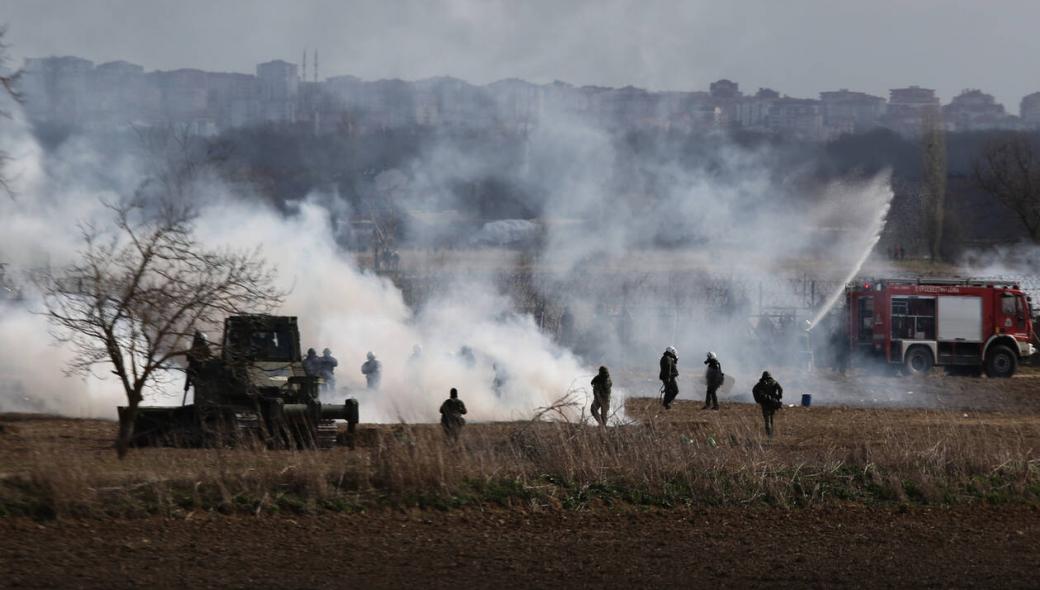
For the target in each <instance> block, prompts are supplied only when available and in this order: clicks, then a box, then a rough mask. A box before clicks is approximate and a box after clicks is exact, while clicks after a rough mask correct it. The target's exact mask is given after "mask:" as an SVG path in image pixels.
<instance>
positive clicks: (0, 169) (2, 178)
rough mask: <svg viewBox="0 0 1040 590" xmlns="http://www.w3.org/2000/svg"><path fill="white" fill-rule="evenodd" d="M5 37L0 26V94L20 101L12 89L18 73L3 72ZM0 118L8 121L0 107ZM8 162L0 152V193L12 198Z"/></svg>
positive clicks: (6, 115)
mask: <svg viewBox="0 0 1040 590" xmlns="http://www.w3.org/2000/svg"><path fill="white" fill-rule="evenodd" d="M6 35H7V27H6V26H0V94H4V95H6V98H10V99H13V100H15V101H18V100H21V97H20V96H19V95H18V92H17V91H16V90H15V87H14V85H15V81H16V80H17V79H18V72H14V73H10V74H9V73H7V72H6V71H5V70H6V66H7V43H5V42H4V36H6ZM0 118H4V119H10V118H11V113H10V111H8V110H6V109H4V108H3V107H2V106H0ZM10 160H11V156H10V154H8V153H7V152H5V151H3V150H0V191H2V192H5V193H7V195H8V196H9V197H13V196H14V192H13V191H12V190H11V185H10V182H9V180H8V178H7V174H5V172H4V168H6V167H7V163H8V162H10Z"/></svg>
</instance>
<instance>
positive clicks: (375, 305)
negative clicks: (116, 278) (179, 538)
mask: <svg viewBox="0 0 1040 590" xmlns="http://www.w3.org/2000/svg"><path fill="white" fill-rule="evenodd" d="M17 121H18V125H17V126H13V127H10V128H5V130H4V135H3V139H2V141H3V145H4V146H5V147H6V148H7V150H8V151H9V152H10V153H11V154H12V156H13V157H14V158H15V159H16V163H15V166H13V167H12V168H11V169H10V172H11V173H12V176H13V180H14V185H15V188H16V190H17V193H18V195H17V198H16V199H9V200H3V201H0V252H2V253H3V256H4V260H6V261H8V262H10V263H11V264H12V267H13V268H16V269H21V270H26V269H32V268H37V267H40V266H45V265H54V266H60V265H62V264H64V263H65V262H67V261H69V260H71V259H72V258H73V257H74V256H76V252H77V248H78V244H77V241H76V236H77V235H78V234H77V232H76V226H77V224H79V223H84V222H93V223H99V224H100V223H104V222H105V219H106V214H107V211H106V210H105V209H104V208H103V206H102V205H101V202H102V199H107V200H109V201H115V200H117V199H118V197H119V195H125V194H131V193H133V192H134V190H135V189H137V188H139V187H141V186H142V183H143V181H144V180H145V177H146V172H145V170H146V168H147V166H146V165H145V162H143V161H141V160H140V159H137V158H135V157H134V156H133V155H128V154H132V152H131V151H129V150H106V149H101V148H100V147H99V146H98V145H92V144H90V141H89V140H88V139H87V138H80V139H75V140H72V141H71V142H70V143H69V144H68V145H66V146H65V147H64V148H62V150H60V151H59V152H57V153H54V154H45V153H43V151H42V150H40V148H39V147H38V146H37V145H36V143H35V142H34V141H33V139H32V136H31V133H30V131H29V129H28V127H27V126H26V125H25V124H24V119H22V118H21V117H18V118H17ZM200 182H202V183H204V186H197V187H194V189H193V191H192V194H193V195H195V196H196V197H197V198H200V199H204V201H203V200H200V201H199V202H198V204H199V205H200V207H201V215H200V217H199V219H198V220H197V223H196V234H197V236H198V237H199V238H200V239H201V240H202V241H203V242H204V243H206V244H207V245H227V244H230V245H234V246H242V247H252V246H255V245H257V244H259V246H260V247H261V248H262V251H263V254H264V255H265V256H266V257H267V258H268V259H269V260H270V261H271V262H272V263H274V264H275V265H277V267H278V268H279V271H280V277H281V279H282V280H283V281H284V283H285V286H286V287H288V288H291V295H290V296H289V298H288V300H287V302H286V305H285V308H284V309H283V310H282V313H285V314H290V315H298V316H299V317H300V322H301V332H302V340H303V342H302V345H303V346H304V347H308V346H314V347H315V348H318V349H321V348H324V347H326V346H328V347H330V348H331V349H332V350H333V353H334V354H335V355H337V356H338V357H339V360H340V366H339V369H338V375H337V377H338V379H337V382H338V385H339V387H340V390H339V391H338V392H336V393H335V394H330V397H337V398H342V397H345V396H347V395H358V397H359V398H360V401H361V404H362V408H363V410H362V412H363V415H364V420H365V421H394V420H397V419H405V420H435V419H437V417H438V416H437V408H438V406H439V403H440V401H441V400H442V399H443V398H445V397H446V396H447V392H448V389H449V388H450V387H457V388H458V389H459V390H460V392H461V395H462V397H463V399H464V400H465V401H466V403H467V406H468V407H469V409H470V415H471V416H472V417H473V418H474V419H477V420H489V419H510V418H520V417H525V416H528V415H529V414H530V412H531V410H533V409H534V408H537V407H541V406H546V405H549V404H550V403H551V402H553V401H554V400H556V399H558V398H559V397H561V396H563V395H564V394H566V393H567V392H568V390H570V389H572V388H574V387H575V385H576V383H575V381H576V380H577V382H578V383H584V382H585V380H587V378H590V377H591V371H588V370H585V369H583V368H582V366H581V364H580V363H579V361H578V360H577V359H576V358H575V357H574V356H573V355H572V354H571V353H570V352H569V351H567V350H564V349H562V348H560V347H558V346H556V345H555V344H553V343H552V341H551V340H550V339H549V338H548V337H546V336H545V335H544V334H542V333H541V332H539V330H538V327H537V326H536V325H535V323H534V322H533V320H532V319H531V318H530V317H525V316H522V315H519V314H515V313H512V312H510V311H509V306H508V302H507V300H506V299H504V298H503V297H501V296H498V295H496V294H495V293H494V292H493V290H491V289H490V288H489V287H488V286H487V285H481V284H476V283H459V284H456V285H454V286H453V287H452V288H451V289H450V290H448V291H446V292H444V293H443V294H441V295H439V296H437V297H435V298H433V299H432V300H431V301H429V302H427V304H426V305H424V306H423V307H422V308H421V309H419V310H418V311H413V310H411V309H409V308H408V307H407V306H406V305H405V304H404V301H403V299H402V296H401V292H400V291H399V290H398V289H397V288H396V287H394V285H393V284H392V283H391V282H390V281H388V280H386V279H383V278H380V277H378V276H376V275H373V274H369V273H365V272H361V271H360V270H358V268H357V267H356V265H355V263H354V261H353V260H352V258H351V257H350V256H349V255H348V254H346V253H343V252H341V251H340V249H339V247H338V245H337V244H336V241H335V240H334V238H333V224H332V223H331V221H330V218H329V210H328V209H327V208H326V207H324V206H322V203H328V202H329V198H328V195H316V196H315V197H314V198H313V199H309V200H307V201H305V202H302V203H298V204H297V205H296V206H295V210H294V211H293V212H292V213H291V214H289V215H284V214H282V213H279V212H276V211H275V210H273V209H270V208H268V207H265V206H262V205H258V204H257V203H256V202H255V200H253V201H246V200H244V199H242V198H240V197H239V196H236V195H234V194H232V192H231V191H230V190H228V188H227V187H226V186H224V185H222V184H221V183H219V182H217V181H215V180H214V179H212V178H203V179H202V180H201V181H200ZM332 200H333V201H335V200H336V199H332ZM27 294H28V299H27V301H25V302H24V303H20V304H13V303H12V304H7V305H4V306H3V307H0V345H2V346H0V351H2V352H0V411H12V410H31V411H48V412H59V413H65V414H73V415H87V416H113V415H114V413H115V406H116V405H117V404H118V403H120V402H122V401H124V400H122V399H121V392H120V390H119V388H118V386H117V385H116V384H113V383H105V381H104V380H103V379H100V378H98V377H96V376H89V377H87V378H85V379H84V378H73V377H64V376H63V375H62V369H63V367H64V366H65V364H66V362H67V361H68V358H69V353H68V351H65V350H64V349H62V348H61V347H59V346H55V345H53V344H52V343H51V341H50V337H49V330H48V325H47V322H46V320H45V318H43V317H42V316H40V315H36V314H34V313H32V312H31V311H30V310H38V309H40V302H39V300H38V299H37V298H36V296H35V295H34V294H33V293H32V292H31V290H30V291H28V292H27ZM416 344H418V345H421V346H422V349H423V350H424V354H423V356H422V357H421V358H410V355H411V353H412V350H413V346H414V345H416ZM369 350H371V351H374V352H375V353H376V354H377V356H378V357H379V358H380V359H381V360H382V362H383V369H384V371H383V373H384V374H383V383H382V388H381V390H380V391H379V392H371V393H369V392H367V391H365V390H364V387H363V378H362V375H361V373H360V370H359V367H360V364H361V362H362V361H363V360H364V358H365V353H366V352H367V351H369ZM467 350H468V351H470V352H469V353H468V354H462V353H460V351H467ZM586 376H587V377H586ZM620 393H621V392H619V394H620ZM618 397H619V398H620V397H621V396H620V395H619V396H618ZM179 398H180V396H179V395H178V394H176V392H159V393H158V394H156V393H154V392H153V393H152V394H150V396H149V398H148V399H146V403H157V402H158V403H172V402H174V401H175V400H179Z"/></svg>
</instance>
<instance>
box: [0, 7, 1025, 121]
mask: <svg viewBox="0 0 1040 590" xmlns="http://www.w3.org/2000/svg"><path fill="white" fill-rule="evenodd" d="M2 5H3V9H2V10H0V19H4V20H6V22H7V24H8V26H9V32H8V41H9V42H10V43H11V44H12V47H11V48H10V50H9V51H10V52H11V56H12V57H13V58H14V60H15V62H16V63H20V62H21V59H22V58H23V57H26V56H44V55H51V54H58V55H63V54H72V55H79V56H82V57H86V58H89V59H92V60H94V61H97V62H102V61H108V60H114V59H126V60H129V61H132V62H135V63H139V64H141V65H143V66H145V68H146V69H149V70H152V69H173V68H180V67H195V68H202V69H206V70H215V71H238V72H253V71H254V67H255V64H256V63H258V62H261V61H267V60H269V59H275V58H280V59H285V60H288V61H293V62H299V61H300V56H301V52H302V50H303V48H305V47H306V48H308V49H317V50H318V52H319V53H320V60H321V61H320V63H321V66H320V67H321V69H320V71H319V75H320V77H322V78H324V77H327V76H333V75H340V74H353V75H356V76H359V77H361V78H365V79H376V78H386V77H400V78H405V79H417V78H424V77H429V76H435V75H452V76H456V77H460V78H464V79H466V80H469V81H471V82H476V83H486V82H491V81H494V80H497V79H501V78H508V77H519V78H525V79H528V80H532V81H535V82H549V81H552V80H554V79H560V80H565V81H568V82H573V83H576V84H601V85H608V86H623V85H627V84H633V85H636V86H642V87H647V88H653V89H676V90H696V89H707V86H708V84H709V82H711V81H712V80H715V79H718V78H721V77H727V78H731V79H733V80H736V81H737V82H739V83H740V85H741V88H742V89H744V90H745V91H751V92H753V91H754V90H755V89H757V88H758V87H760V86H768V87H772V88H775V89H777V90H779V91H780V92H783V93H786V94H790V95H792V96H816V94H817V93H818V92H819V91H820V90H828V89H837V88H849V89H853V90H863V91H867V92H871V93H874V94H880V95H884V96H887V90H888V89H889V88H893V87H898V86H906V85H910V84H918V85H921V86H926V87H931V88H936V89H937V90H938V91H939V93H940V95H941V96H942V97H943V99H944V101H945V100H948V99H949V98H950V97H951V96H953V95H954V94H956V93H958V92H959V91H960V90H961V89H964V88H981V89H983V90H985V91H987V92H990V93H992V94H995V95H996V96H997V99H998V100H1000V101H1001V102H1004V103H1005V106H1006V107H1008V109H1009V110H1010V111H1012V112H1017V111H1018V101H1019V99H1020V98H1021V97H1022V96H1023V95H1024V94H1027V93H1030V92H1034V91H1038V90H1040V76H1038V74H1040V66H1038V65H1037V63H1038V60H1037V58H1038V57H1040V34H1037V23H1038V22H1040V1H1037V0H858V1H852V0H848V1H841V0H710V1H708V0H689V1H686V2H682V1H678V0H676V1H664V0H660V1H656V0H642V1H630V2H621V1H614V0H601V1H595V2H592V1H590V2H585V1H567V0H555V1H551V0H550V1H529V2H524V1H521V0H494V1H485V2H479V1H476V0H437V1H434V0H401V1H394V0H384V1H349V0H341V1H336V0H313V1H304V0H294V1H290V0H284V1H273V0H204V1H199V0H64V1H58V0H3V2H2ZM308 59H310V58H308ZM308 74H309V72H308Z"/></svg>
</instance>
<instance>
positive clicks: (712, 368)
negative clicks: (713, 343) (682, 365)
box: [703, 352, 726, 410]
mask: <svg viewBox="0 0 1040 590" xmlns="http://www.w3.org/2000/svg"><path fill="white" fill-rule="evenodd" d="M704 364H705V365H708V368H707V369H706V370H705V371H704V380H705V381H706V382H707V383H708V391H707V393H705V395H704V408H703V409H705V410H707V409H708V408H711V409H713V410H717V409H719V397H718V395H717V392H718V390H719V388H720V387H722V382H723V380H724V379H725V378H726V376H725V375H723V374H722V365H721V364H720V363H719V358H718V356H716V355H715V353H714V352H709V353H708V358H706V359H704Z"/></svg>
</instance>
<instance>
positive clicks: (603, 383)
mask: <svg viewBox="0 0 1040 590" xmlns="http://www.w3.org/2000/svg"><path fill="white" fill-rule="evenodd" d="M612 386H613V384H612V383H611V382H610V373H609V372H608V371H607V368H606V367H600V368H599V374H597V375H596V376H595V377H593V378H592V417H593V418H595V419H596V422H598V423H599V425H600V426H606V425H607V413H608V412H609V411H610V388H611V387H612Z"/></svg>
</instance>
